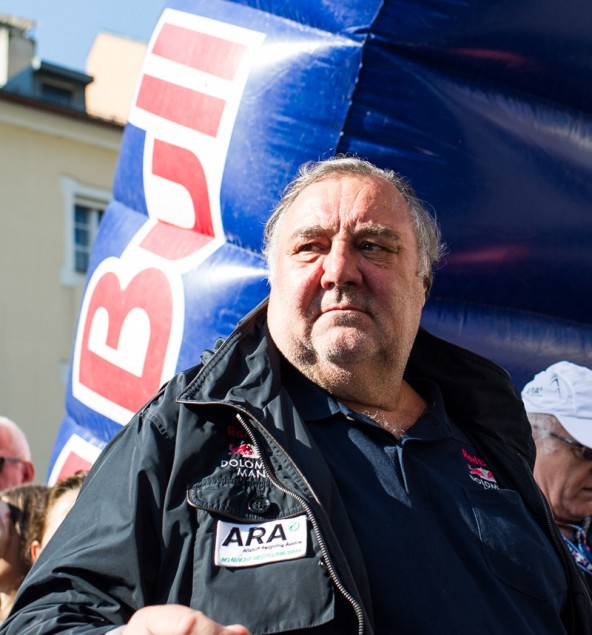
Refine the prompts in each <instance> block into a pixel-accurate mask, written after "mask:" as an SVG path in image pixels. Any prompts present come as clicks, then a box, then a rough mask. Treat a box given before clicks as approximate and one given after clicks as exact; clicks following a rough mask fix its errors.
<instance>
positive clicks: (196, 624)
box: [123, 604, 249, 635]
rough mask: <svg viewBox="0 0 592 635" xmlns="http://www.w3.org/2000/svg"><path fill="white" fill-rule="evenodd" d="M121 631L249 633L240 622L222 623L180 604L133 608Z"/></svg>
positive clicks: (144, 634)
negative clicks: (233, 623)
mask: <svg viewBox="0 0 592 635" xmlns="http://www.w3.org/2000/svg"><path fill="white" fill-rule="evenodd" d="M123 633H124V634H125V635H249V631H248V629H247V628H245V627H244V626H240V625H233V626H222V624H217V623H216V622H214V621H213V620H211V619H210V618H209V617H206V616H205V615H204V614H203V613H202V612H201V611H194V610H193V609H190V608H189V607H188V606H182V605H180V604H165V605H160V606H146V607H144V608H142V609H139V610H138V611H136V612H135V613H134V614H133V615H132V618H131V619H130V621H129V622H128V625H127V626H126V627H125V628H124V629H123Z"/></svg>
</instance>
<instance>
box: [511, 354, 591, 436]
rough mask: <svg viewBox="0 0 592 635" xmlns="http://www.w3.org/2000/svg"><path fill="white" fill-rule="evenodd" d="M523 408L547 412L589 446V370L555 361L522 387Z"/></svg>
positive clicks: (530, 410) (542, 412)
mask: <svg viewBox="0 0 592 635" xmlns="http://www.w3.org/2000/svg"><path fill="white" fill-rule="evenodd" d="M522 401H523V402H524V407H525V408H526V412H531V413H535V412H538V413H541V414H549V415H553V416H555V417H557V419H558V420H559V423H560V424H561V425H562V426H563V427H564V428H565V430H566V431H567V432H568V433H569V434H571V436H572V437H573V438H574V439H576V441H579V442H580V443H582V444H583V445H585V446H587V447H589V448H591V447H592V370H590V369H589V368H586V367H584V366H578V365H577V364H572V363H571V362H557V363H556V364H552V365H551V366H549V368H547V370H543V371H542V372H540V373H538V374H537V375H535V376H534V379H532V381H529V382H528V383H527V384H526V386H524V389H523V390H522Z"/></svg>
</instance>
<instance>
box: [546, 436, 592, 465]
mask: <svg viewBox="0 0 592 635" xmlns="http://www.w3.org/2000/svg"><path fill="white" fill-rule="evenodd" d="M549 436H551V437H553V438H554V439H559V441H563V443H569V445H571V449H572V451H573V453H574V454H575V455H576V456H577V457H578V459H583V460H584V461H592V448H588V447H586V446H585V445H582V444H581V443H578V442H577V441H572V440H571V439H568V438H567V437H562V436H561V435H560V434H557V433H555V432H549Z"/></svg>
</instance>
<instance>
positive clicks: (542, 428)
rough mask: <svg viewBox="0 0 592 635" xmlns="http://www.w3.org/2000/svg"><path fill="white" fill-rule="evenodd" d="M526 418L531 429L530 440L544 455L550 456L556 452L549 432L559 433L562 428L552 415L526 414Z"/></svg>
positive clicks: (540, 413)
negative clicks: (532, 440)
mask: <svg viewBox="0 0 592 635" xmlns="http://www.w3.org/2000/svg"><path fill="white" fill-rule="evenodd" d="M526 416H527V417H528V421H529V422H530V427H531V428H532V438H533V439H534V441H535V443H536V445H537V447H538V448H540V450H541V451H542V452H543V453H544V454H551V453H553V452H555V450H556V444H555V443H554V442H553V441H552V440H551V439H552V437H551V432H554V433H555V434H557V433H561V432H562V431H563V428H562V426H561V424H560V423H559V420H558V419H557V417H555V416H554V415H550V414H546V413H542V412H527V413H526Z"/></svg>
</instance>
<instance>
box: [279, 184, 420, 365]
mask: <svg viewBox="0 0 592 635" xmlns="http://www.w3.org/2000/svg"><path fill="white" fill-rule="evenodd" d="M278 232H279V234H278V242H277V250H276V254H275V257H274V262H273V263H272V272H271V279H270V281H271V293H270V299H269V313H268V322H269V328H270V332H271V335H272V337H273V339H274V341H275V343H276V345H277V346H278V348H279V349H280V350H281V351H282V353H283V354H284V355H285V356H286V357H287V358H288V360H290V361H291V362H292V363H293V364H294V365H295V366H296V367H297V368H300V369H301V370H302V369H303V368H305V367H310V366H315V365H316V364H318V363H328V364H334V365H335V366H344V367H345V366H348V365H351V364H356V363H360V362H362V363H363V362H366V361H369V360H376V361H387V363H388V360H391V359H392V358H393V357H394V358H397V359H399V358H400V359H399V362H401V360H402V365H403V367H404V364H405V363H406V360H407V356H408V353H409V350H410V348H411V346H412V343H413V340H414V338H415V335H416V333H417V328H418V325H419V319H420V315H421V310H422V308H423V305H424V302H425V292H426V288H425V284H424V281H423V280H422V279H420V277H419V276H418V269H419V258H418V251H417V241H416V237H415V232H414V229H413V225H412V217H411V213H410V211H409V209H408V207H407V204H406V203H405V201H404V199H403V197H402V196H401V195H400V194H399V192H398V191H397V190H396V188H395V187H394V186H393V185H392V184H390V183H389V182H387V181H385V180H383V179H380V178H377V177H358V176H355V177H352V176H345V177H344V176H336V177H334V178H329V179H326V180H323V181H319V182H317V183H314V184H312V185H310V186H309V187H307V188H306V189H305V190H303V191H302V192H301V193H300V194H299V195H298V197H297V198H296V200H295V201H294V203H293V204H292V205H291V207H290V208H289V209H288V210H287V211H286V212H285V215H284V218H283V219H282V222H281V225H280V227H279V228H278ZM399 366H401V364H400V363H399Z"/></svg>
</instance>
